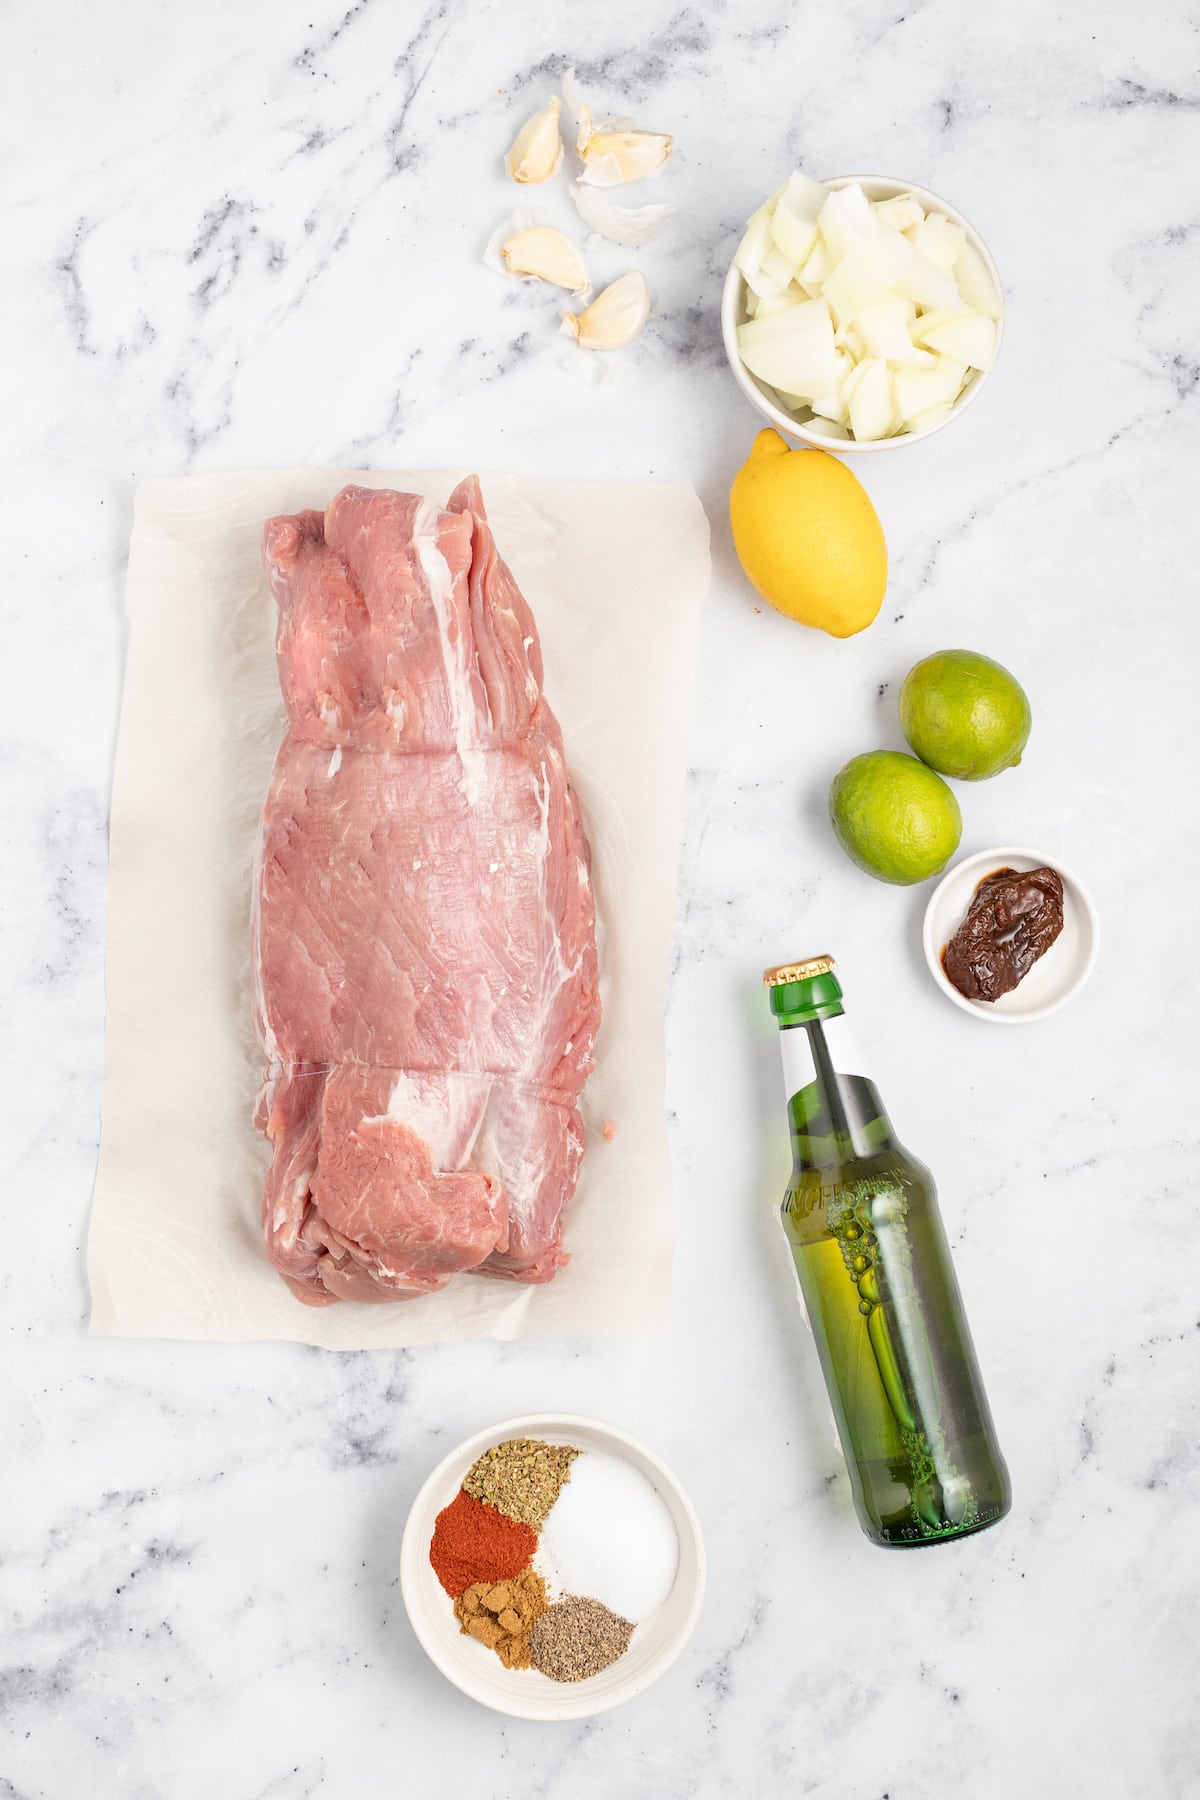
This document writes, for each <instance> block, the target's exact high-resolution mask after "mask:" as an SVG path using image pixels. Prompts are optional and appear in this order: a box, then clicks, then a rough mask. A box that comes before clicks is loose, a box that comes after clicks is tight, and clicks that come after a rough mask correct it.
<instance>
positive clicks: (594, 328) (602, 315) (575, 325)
mask: <svg viewBox="0 0 1200 1800" xmlns="http://www.w3.org/2000/svg"><path fill="white" fill-rule="evenodd" d="M559 317H560V318H561V319H562V329H563V331H564V332H565V333H566V334H567V336H568V337H573V338H574V339H575V342H576V343H577V344H578V345H579V346H580V348H581V349H583V350H623V349H624V348H625V346H626V344H632V342H633V340H634V338H635V337H637V335H638V333H639V332H640V331H641V330H642V329H643V327H644V326H645V323H646V321H647V319H648V318H649V317H650V289H649V288H648V287H647V286H646V277H645V276H644V275H643V274H642V271H641V270H640V269H630V270H629V272H628V274H626V275H622V276H620V277H619V278H618V279H617V280H616V281H614V282H612V283H611V285H610V286H608V287H606V288H605V289H604V292H603V293H602V294H597V296H596V298H595V299H594V300H593V301H592V304H591V305H590V306H589V307H586V308H585V309H584V311H583V312H581V313H570V312H564V313H560V314H559Z"/></svg>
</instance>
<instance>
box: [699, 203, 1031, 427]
mask: <svg viewBox="0 0 1200 1800" xmlns="http://www.w3.org/2000/svg"><path fill="white" fill-rule="evenodd" d="M721 330H722V335H723V337H724V340H725V354H726V356H727V357H728V359H729V366H730V368H731V369H732V371H733V375H734V379H735V381H736V382H737V384H738V386H739V387H740V388H741V390H742V392H743V393H744V394H745V395H746V398H747V399H748V400H749V401H750V402H751V404H752V405H753V406H755V407H756V408H757V410H758V411H759V412H760V413H761V414H762V416H763V417H764V419H766V420H768V421H769V423H770V424H772V425H773V426H774V427H775V429H776V430H777V431H780V432H783V433H785V434H786V435H787V436H789V437H794V438H801V439H802V440H803V441H804V442H805V443H808V444H813V445H816V446H817V447H818V448H820V449H823V450H836V451H839V452H840V451H865V450H894V449H896V448H898V446H900V445H901V444H911V443H913V442H915V441H916V440H917V439H919V438H927V437H931V436H932V435H933V433H934V432H935V431H940V430H941V428H942V426H943V425H948V424H949V422H950V420H951V419H955V418H957V417H958V416H959V414H960V413H962V412H965V410H966V408H967V407H968V406H970V405H971V404H972V402H973V401H974V400H976V399H977V398H978V395H979V392H980V389H981V388H982V387H983V385H984V383H985V382H986V380H987V378H988V375H989V374H990V373H991V370H992V368H993V367H994V366H995V361H996V357H997V354H998V353H999V349H1000V342H1001V339H1002V337H1003V335H1004V299H1003V289H1002V287H1001V283H1000V273H999V270H998V269H997V268H996V264H995V262H994V261H993V259H992V254H991V252H990V251H989V249H988V247H987V245H986V244H985V242H984V240H983V238H982V237H981V236H980V235H979V233H978V232H977V231H976V230H975V227H974V226H973V225H972V224H971V223H970V221H969V220H968V219H965V218H964V217H963V215H962V213H960V212H958V211H957V209H956V208H955V207H953V206H951V205H949V204H948V202H947V201H945V200H943V199H942V198H941V197H940V196H939V195H937V194H933V193H930V192H929V190H928V189H927V188H920V187H914V186H913V185H912V183H911V182H904V181H896V180H894V179H893V178H892V177H891V176H886V175H841V176H838V177H837V179H836V180H832V181H822V182H816V181H812V180H811V179H810V178H809V177H808V176H805V175H802V174H799V173H797V174H794V175H792V176H791V177H790V178H789V180H788V181H787V182H785V183H784V185H783V187H781V188H780V189H779V190H778V191H777V192H776V193H775V194H773V195H771V196H770V198H769V199H767V200H766V201H764V203H763V205H762V206H760V207H759V209H758V211H757V212H756V213H755V214H754V215H753V217H752V218H751V220H750V222H749V224H748V226H747V228H746V232H745V235H744V236H743V238H742V241H741V243H740V244H739V246H738V250H737V254H736V256H735V258H734V260H733V263H732V264H731V265H730V269H729V273H728V275H727V276H726V277H725V288H724V292H723V294H722V299H721ZM818 390H820V391H818Z"/></svg>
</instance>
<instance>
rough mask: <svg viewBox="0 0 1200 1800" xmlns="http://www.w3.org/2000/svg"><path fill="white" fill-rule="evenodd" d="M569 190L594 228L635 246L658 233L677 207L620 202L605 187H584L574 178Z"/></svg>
mask: <svg viewBox="0 0 1200 1800" xmlns="http://www.w3.org/2000/svg"><path fill="white" fill-rule="evenodd" d="M567 192H568V193H569V194H570V196H571V198H572V200H573V201H574V202H575V206H576V209H577V210H578V213H579V216H580V218H581V219H582V220H583V222H584V224H585V225H586V226H587V227H588V229H589V230H590V231H595V232H598V233H599V235H600V236H601V237H604V238H609V239H611V241H612V242H613V243H614V244H628V245H631V246H633V247H634V248H640V246H641V245H642V244H648V243H649V242H650V240H651V238H655V237H657V236H658V234H659V232H660V231H661V230H662V228H663V226H664V225H665V224H666V223H667V221H668V220H669V219H673V218H674V217H675V213H676V211H677V208H675V207H674V206H653V205H650V206H618V205H617V203H616V201H615V200H610V199H609V197H608V195H607V194H606V193H604V192H603V191H598V190H596V189H594V188H585V187H581V186H580V185H579V183H578V182H572V183H571V186H570V187H569V188H568V189H567Z"/></svg>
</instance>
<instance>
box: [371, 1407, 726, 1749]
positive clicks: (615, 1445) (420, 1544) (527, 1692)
mask: <svg viewBox="0 0 1200 1800" xmlns="http://www.w3.org/2000/svg"><path fill="white" fill-rule="evenodd" d="M516 1437H532V1438H543V1439H545V1441H546V1442H548V1443H551V1444H573V1445H574V1446H575V1447H576V1449H578V1450H600V1451H604V1452H605V1453H607V1454H608V1455H609V1456H617V1457H621V1458H622V1459H623V1460H624V1461H625V1462H627V1463H630V1464H631V1465H632V1466H633V1467H634V1468H635V1469H637V1470H639V1471H640V1473H641V1474H643V1475H644V1476H645V1477H646V1478H647V1480H648V1481H650V1482H651V1483H652V1484H653V1486H654V1487H655V1488H656V1489H657V1491H658V1495H659V1498H660V1499H661V1500H662V1502H663V1504H664V1506H665V1507H666V1508H667V1511H668V1512H669V1513H670V1515H671V1518H672V1520H673V1522H674V1525H675V1531H676V1535H677V1536H678V1539H679V1566H678V1569H677V1570H676V1573H675V1585H674V1587H673V1588H672V1589H671V1592H670V1594H669V1595H668V1596H667V1599H666V1600H665V1601H664V1603H663V1605H662V1606H661V1607H660V1608H659V1610H658V1611H657V1612H656V1613H655V1614H654V1615H653V1617H651V1618H650V1619H647V1620H644V1621H643V1622H642V1623H640V1624H639V1625H638V1628H637V1630H636V1631H635V1632H634V1634H633V1641H632V1643H631V1644H630V1646H629V1649H628V1650H627V1651H626V1652H625V1654H624V1656H621V1657H618V1659H617V1661H616V1662H615V1663H612V1664H611V1665H610V1666H609V1667H608V1668H607V1669H602V1670H601V1671H600V1673H599V1674H598V1675H592V1676H590V1677H589V1678H588V1679H587V1680H586V1681H573V1682H558V1681H551V1680H549V1679H548V1677H546V1676H545V1675H542V1674H540V1673H539V1672H538V1671H537V1670H536V1669H521V1670H512V1669H506V1668H504V1666H503V1664H502V1663H501V1662H500V1660H499V1658H498V1657H497V1656H496V1655H495V1653H494V1652H493V1651H491V1650H485V1649H484V1647H483V1645H482V1644H478V1643H476V1641H475V1639H474V1638H471V1637H465V1636H463V1634H462V1632H461V1631H460V1630H459V1625H458V1620H457V1619H456V1618H455V1617H454V1611H453V1603H452V1602H451V1600H450V1599H449V1597H448V1596H447V1594H446V1592H445V1590H444V1589H443V1587H442V1585H441V1583H440V1582H439V1580H438V1578H437V1576H436V1575H435V1574H434V1572H433V1568H432V1566H431V1564H430V1561H429V1545H430V1541H431V1539H432V1537H433V1526H434V1520H435V1519H436V1518H437V1515H438V1513H440V1512H441V1510H442V1508H443V1507H444V1506H448V1505H449V1504H450V1502H451V1500H453V1498H454V1496H455V1494H456V1493H457V1492H458V1490H459V1488H460V1487H461V1486H462V1482H463V1477H464V1476H465V1475H466V1473H467V1470H468V1469H469V1468H470V1467H471V1464H472V1463H473V1462H474V1461H475V1459H476V1457H478V1456H480V1455H482V1453H483V1451H485V1450H486V1449H487V1448H488V1447H489V1445H491V1444H498V1443H502V1442H503V1440H504V1439H505V1438H516ZM400 1588H401V1592H402V1593H403V1595H404V1604H405V1606H406V1607H407V1609H408V1617H409V1620H410V1622H411V1624H412V1628H413V1630H414V1631H415V1632H416V1634H417V1638H418V1640H419V1642H420V1645H421V1648H422V1649H423V1650H424V1651H425V1654H426V1655H427V1656H428V1657H429V1659H430V1661H431V1662H433V1663H435V1664H436V1665H437V1667H438V1668H439V1669H440V1670H441V1672H442V1674H443V1675H444V1676H445V1677H446V1679H447V1680H448V1681H452V1682H453V1683H454V1685H455V1687H457V1688H460V1689H461V1690H462V1692H463V1693H464V1694H467V1695H469V1696H470V1698H471V1699H472V1700H478V1701H479V1702H480V1703H481V1705H483V1706H490V1707H492V1708H493V1709H494V1710H495V1711H496V1712H502V1713H508V1714H510V1715H511V1716H512V1717H513V1718H515V1719H585V1718H589V1717H590V1716H591V1715H592V1714H594V1713H601V1712H607V1711H608V1710H609V1708H610V1707H614V1706H620V1705H621V1704H622V1703H623V1702H624V1701H626V1700H632V1699H633V1697H634V1696H635V1695H636V1694H641V1693H644V1692H645V1690H646V1689H647V1688H648V1687H650V1686H651V1684H652V1683H653V1682H655V1681H657V1680H658V1678H659V1676H660V1675H662V1674H664V1673H665V1671H666V1670H667V1669H669V1668H670V1666H671V1664H672V1663H673V1662H674V1661H675V1658H676V1657H677V1656H678V1655H679V1652H680V1651H681V1650H682V1649H683V1646H684V1645H685V1644H686V1642H687V1640H688V1638H689V1637H690V1636H691V1633H692V1628H693V1626H694V1625H695V1623H696V1619H697V1617H698V1615H699V1612H700V1603H701V1601H702V1599H703V1598H704V1540H703V1538H702V1537H701V1535H700V1521H699V1519H698V1518H697V1517H696V1513H695V1509H694V1507H693V1506H692V1503H691V1501H690V1500H689V1499H688V1497H687V1495H686V1494H685V1493H684V1491H683V1489H682V1488H681V1487H680V1485H679V1483H678V1481H676V1479H675V1477H674V1475H672V1473H671V1471H670V1469H668V1468H667V1466H666V1464H665V1463H662V1462H660V1461H659V1459H658V1457H657V1456H655V1455H654V1453H653V1452H652V1451H650V1450H648V1449H647V1448H646V1446H645V1445H644V1444H640V1443H639V1442H638V1441H637V1439H636V1438H632V1437H630V1436H629V1435H628V1434H627V1433H626V1432H624V1431H618V1430H617V1428H616V1427H615V1426H613V1425H605V1424H602V1423H601V1421H600V1420H599V1419H586V1418H581V1417H576V1416H575V1415H574V1414H572V1413H530V1414H529V1415H528V1416H527V1417H525V1418H522V1419H505V1420H504V1421H503V1422H502V1423H501V1424H499V1425H489V1427H488V1428H487V1430H486V1431H477V1432H476V1433H475V1436H474V1437H472V1438H468V1439H467V1441H466V1443H465V1444H460V1445H459V1446H458V1448H457V1450H452V1451H451V1452H450V1454H449V1456H447V1457H446V1458H445V1459H444V1460H443V1461H442V1462H440V1463H439V1464H438V1466H437V1468H436V1469H435V1470H434V1471H433V1474H432V1475H431V1476H430V1477H429V1479H428V1481H426V1483H425V1485H424V1487H423V1488H422V1489H421V1491H420V1493H419V1494H418V1495H417V1497H416V1499H415V1500H414V1501H413V1504H412V1510H411V1511H410V1512H409V1515H408V1523H407V1524H406V1525H405V1527H404V1540H403V1542H402V1544H401V1547H400Z"/></svg>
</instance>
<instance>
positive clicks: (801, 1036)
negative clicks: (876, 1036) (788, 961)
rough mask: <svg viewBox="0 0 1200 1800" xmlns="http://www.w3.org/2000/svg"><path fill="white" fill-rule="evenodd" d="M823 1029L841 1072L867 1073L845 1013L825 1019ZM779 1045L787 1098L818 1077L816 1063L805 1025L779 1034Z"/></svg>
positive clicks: (835, 1062)
mask: <svg viewBox="0 0 1200 1800" xmlns="http://www.w3.org/2000/svg"><path fill="white" fill-rule="evenodd" d="M821 1031H822V1034H823V1036H824V1038H825V1044H826V1047H827V1049H828V1051H829V1057H830V1061H831V1062H832V1063H833V1066H834V1069H835V1070H836V1071H837V1073H838V1074H839V1075H861V1076H863V1077H864V1078H865V1077H866V1074H867V1064H866V1059H865V1058H864V1057H863V1055H862V1053H861V1052H860V1050H859V1048H858V1041H857V1039H856V1038H855V1036H854V1033H853V1031H852V1030H851V1028H850V1026H849V1023H848V1021H847V1019H846V1015H845V1013H839V1014H838V1016H837V1017H836V1018H833V1019H822V1021H821ZM779 1041H780V1047H781V1049H782V1051H783V1085H784V1087H785V1088H786V1090H787V1095H786V1097H787V1099H789V1100H790V1099H791V1098H792V1096H793V1094H798V1093H799V1092H800V1090H801V1089H802V1088H806V1087H808V1086H809V1085H810V1084H811V1083H812V1082H814V1081H815V1080H816V1079H817V1065H816V1063H815V1062H814V1061H813V1053H812V1044H811V1042H810V1041H809V1036H808V1032H807V1030H806V1028H805V1027H804V1026H803V1025H792V1026H791V1027H789V1029H788V1030H786V1031H781V1032H780V1034H779Z"/></svg>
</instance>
